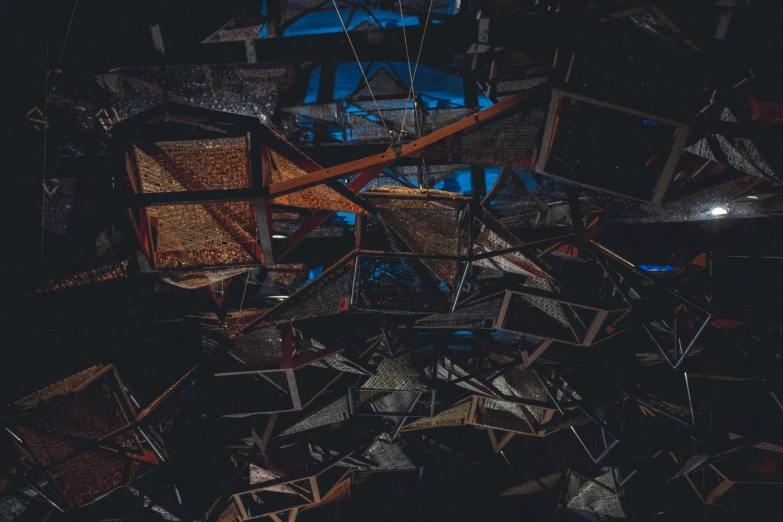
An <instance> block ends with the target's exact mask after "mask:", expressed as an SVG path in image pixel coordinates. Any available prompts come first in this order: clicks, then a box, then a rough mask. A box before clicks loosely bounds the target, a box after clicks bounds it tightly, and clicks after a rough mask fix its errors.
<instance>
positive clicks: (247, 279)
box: [223, 268, 253, 327]
mask: <svg viewBox="0 0 783 522" xmlns="http://www.w3.org/2000/svg"><path fill="white" fill-rule="evenodd" d="M252 271H253V269H252V268H251V269H250V270H248V271H247V276H246V277H245V289H244V290H243V291H242V301H240V302H239V312H237V322H236V323H234V327H237V326H239V321H240V320H241V319H242V307H244V306H245V294H246V293H247V282H248V281H249V280H250V272H252ZM225 298H226V296H225V295H223V299H225Z"/></svg>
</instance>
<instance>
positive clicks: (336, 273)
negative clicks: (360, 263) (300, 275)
mask: <svg viewBox="0 0 783 522" xmlns="http://www.w3.org/2000/svg"><path fill="white" fill-rule="evenodd" d="M352 280H353V263H349V264H344V265H342V266H340V267H337V268H335V269H334V270H332V271H330V272H328V273H326V274H324V275H323V276H322V277H319V278H318V279H315V280H313V281H312V282H311V283H310V284H308V285H307V286H306V287H304V288H302V290H301V291H299V292H298V293H296V294H294V295H292V296H291V297H289V298H288V299H286V300H285V301H283V303H281V304H280V305H279V306H278V307H277V308H275V309H273V310H272V311H271V312H270V313H269V315H267V316H266V317H264V323H265V324H280V323H284V322H288V321H293V320H300V319H308V318H311V317H322V316H325V315H334V314H337V313H339V312H340V305H341V302H342V301H343V300H345V299H347V298H348V296H349V295H350V293H351V282H352Z"/></svg>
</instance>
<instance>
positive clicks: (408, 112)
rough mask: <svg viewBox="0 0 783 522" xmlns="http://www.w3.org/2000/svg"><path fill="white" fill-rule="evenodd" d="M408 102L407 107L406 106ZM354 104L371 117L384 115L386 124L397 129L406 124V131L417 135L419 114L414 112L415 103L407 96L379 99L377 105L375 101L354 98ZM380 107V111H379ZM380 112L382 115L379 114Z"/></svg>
mask: <svg viewBox="0 0 783 522" xmlns="http://www.w3.org/2000/svg"><path fill="white" fill-rule="evenodd" d="M406 104H407V107H406ZM353 105H355V106H356V107H358V108H359V109H361V110H362V111H364V112H366V113H367V114H369V115H370V116H371V117H374V118H378V119H380V116H382V117H383V122H384V123H386V126H387V127H389V128H390V129H394V130H395V131H399V130H400V129H401V128H403V127H402V125H403V120H404V124H405V127H404V129H405V131H406V132H408V133H409V134H410V135H412V136H415V135H416V133H417V131H416V118H418V116H416V115H414V113H413V109H412V107H413V105H412V103H410V102H409V100H408V99H406V98H394V99H389V100H378V105H377V107H376V105H375V102H374V101H364V100H354V101H353ZM378 109H380V113H379V112H378ZM379 114H380V116H379Z"/></svg>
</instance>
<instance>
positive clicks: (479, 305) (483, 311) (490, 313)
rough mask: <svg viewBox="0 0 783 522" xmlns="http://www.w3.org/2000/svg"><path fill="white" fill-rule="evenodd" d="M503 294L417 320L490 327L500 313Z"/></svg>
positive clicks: (465, 326)
mask: <svg viewBox="0 0 783 522" xmlns="http://www.w3.org/2000/svg"><path fill="white" fill-rule="evenodd" d="M504 295H505V294H503V293H501V294H497V295H496V296H492V297H488V298H486V299H483V300H481V301H479V302H476V303H472V304H468V305H467V306H463V307H461V308H459V309H458V310H456V311H454V312H451V313H448V314H438V315H432V316H430V317H425V318H424V319H420V320H419V321H417V324H420V325H423V326H448V327H452V328H459V329H462V328H465V329H474V328H492V325H493V323H494V322H495V321H496V320H497V318H498V314H500V307H501V306H502V305H503V297H504Z"/></svg>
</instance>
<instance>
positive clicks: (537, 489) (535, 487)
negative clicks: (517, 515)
mask: <svg viewBox="0 0 783 522" xmlns="http://www.w3.org/2000/svg"><path fill="white" fill-rule="evenodd" d="M562 476H563V474H562V473H550V474H548V475H544V476H543V477H540V478H539V479H538V480H528V481H527V482H523V483H522V484H519V485H517V486H512V487H510V488H508V489H506V490H504V491H503V492H501V493H500V496H501V497H516V496H522V495H535V494H537V493H544V492H546V491H548V490H551V489H553V488H554V487H555V486H556V485H557V483H558V481H559V480H560V477H562Z"/></svg>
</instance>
